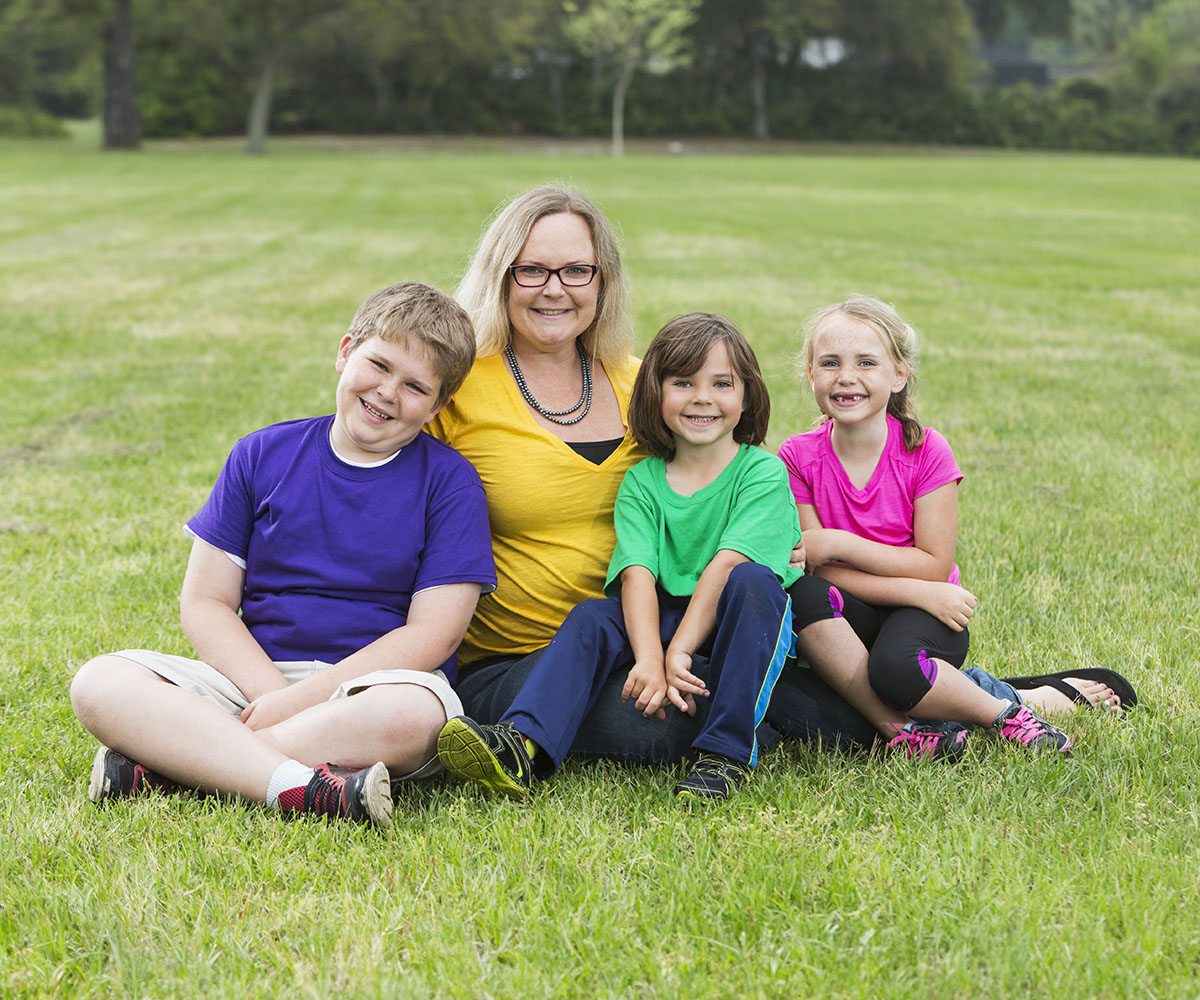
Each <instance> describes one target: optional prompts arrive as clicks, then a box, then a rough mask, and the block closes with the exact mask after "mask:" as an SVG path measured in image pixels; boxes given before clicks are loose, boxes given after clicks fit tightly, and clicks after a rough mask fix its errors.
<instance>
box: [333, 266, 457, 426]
mask: <svg viewBox="0 0 1200 1000" xmlns="http://www.w3.org/2000/svg"><path fill="white" fill-rule="evenodd" d="M347 332H348V333H349V334H350V342H349V344H348V345H347V351H346V353H347V354H349V353H350V352H351V351H354V350H356V349H357V348H358V347H359V346H360V345H361V344H362V343H363V341H365V340H369V339H370V338H371V337H376V336H377V337H379V338H380V339H381V340H386V341H390V342H396V341H400V342H402V343H405V344H419V345H420V346H421V347H423V348H425V350H427V351H428V352H429V354H430V357H432V359H433V366H434V368H435V370H436V371H437V374H438V377H439V378H440V379H441V380H442V384H441V388H440V389H439V390H438V398H437V401H438V403H439V404H440V403H444V402H445V401H446V400H447V399H449V398H450V397H451V396H452V395H454V393H455V391H456V390H457V389H458V387H459V386H460V385H462V384H463V379H465V378H466V377H467V372H469V371H470V370H471V365H473V364H474V363H475V328H474V327H473V326H472V325H471V317H470V316H468V315H467V311H466V310H465V309H464V308H463V307H462V306H460V305H459V304H458V303H457V302H455V301H454V300H453V299H452V298H450V296H449V295H445V294H443V293H442V292H439V291H438V290H437V289H436V288H431V287H430V286H429V285H422V284H420V283H419V282H416V281H405V282H401V283H400V284H399V285H389V286H388V287H387V288H381V289H379V291H377V292H375V293H374V294H372V295H371V296H370V297H369V298H368V299H367V301H366V302H364V303H363V304H362V305H361V306H359V307H358V312H356V313H355V314H354V319H352V320H351V321H350V329H349V330H348V331H347Z"/></svg>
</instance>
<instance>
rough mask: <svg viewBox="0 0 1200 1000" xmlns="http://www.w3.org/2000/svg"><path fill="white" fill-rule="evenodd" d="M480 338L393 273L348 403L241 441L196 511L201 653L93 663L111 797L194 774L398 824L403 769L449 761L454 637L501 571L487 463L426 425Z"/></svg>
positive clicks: (359, 317)
mask: <svg viewBox="0 0 1200 1000" xmlns="http://www.w3.org/2000/svg"><path fill="white" fill-rule="evenodd" d="M474 358H475V337H474V332H473V330H472V327H471V321H470V319H469V318H468V317H467V314H466V313H465V312H464V311H463V310H462V309H461V308H460V307H459V306H458V305H457V304H456V303H454V302H453V301H452V300H451V299H449V298H448V297H446V296H445V295H443V294H441V293H440V292H438V291H436V290H435V289H433V288H430V287H428V286H426V285H419V284H415V283H406V284H400V285H394V286H392V287H390V288H385V289H382V290H381V291H378V292H376V293H375V294H374V295H372V296H371V297H370V298H369V299H367V301H366V302H365V303H363V305H362V307H361V308H360V309H359V310H358V313H357V314H356V315H355V317H354V321H353V322H352V323H351V325H350V330H349V332H348V333H347V334H346V335H345V336H344V337H343V338H342V340H341V343H340V344H339V346H338V352H337V360H336V363H335V367H336V370H337V371H338V373H339V376H340V377H339V379H338V384H337V395H336V412H335V413H334V415H333V416H326V417H316V418H312V419H308V420H294V421H289V422H286V423H281V424H274V425H272V426H270V427H265V428H263V429H262V430H259V431H255V432H254V433H252V434H250V435H247V436H246V437H245V438H242V439H241V440H240V441H238V442H237V444H236V445H235V446H234V448H233V451H232V452H231V453H230V455H229V458H228V459H227V461H226V463H225V467H224V468H223V469H222V471H221V474H220V476H219V477H218V479H217V482H216V485H215V486H214V487H213V491H212V494H211V496H210V497H209V498H208V501H207V502H206V503H205V504H204V506H203V507H202V508H201V509H200V511H199V513H197V514H196V516H195V517H193V518H192V519H191V520H190V521H189V522H188V523H187V525H186V528H185V530H186V531H187V532H188V534H190V535H191V536H192V538H193V542H192V553H191V557H190V558H189V560H188V566H187V572H186V574H185V576H184V581H183V590H182V594H181V596H180V607H181V616H182V623H183V629H184V633H185V634H186V635H187V637H188V639H189V640H190V642H191V643H192V646H193V647H194V648H195V650H196V653H197V655H198V657H199V659H195V660H193V659H188V658H186V657H182V656H173V655H169V654H163V653H156V652H153V651H150V650H123V651H121V652H119V653H112V654H108V655H105V656H99V657H97V658H95V659H93V660H90V661H89V662H88V663H86V664H84V665H83V667H81V668H80V670H79V672H78V673H77V674H76V676H75V679H74V681H73V682H72V685H71V702H72V705H73V707H74V709H75V713H76V715H77V716H78V717H79V720H80V721H81V722H82V723H83V725H84V726H85V727H86V728H87V730H88V731H89V732H91V733H92V734H93V735H94V736H96V737H97V738H98V739H99V740H100V741H101V743H102V744H103V745H102V746H101V747H100V749H99V750H98V751H97V753H96V759H95V763H94V764H93V768H92V775H91V783H90V786H89V788H88V795H89V797H90V798H91V799H92V800H93V801H96V802H101V801H104V800H106V799H109V798H115V797H121V796H130V795H138V794H142V793H143V792H145V791H147V790H152V789H157V790H162V791H165V790H169V789H172V788H175V787H178V786H185V787H189V788H196V789H202V790H205V791H217V792H224V793H229V794H236V795H240V796H241V797H242V798H245V799H248V800H252V801H256V802H265V803H267V804H268V805H270V806H272V807H275V808H278V809H280V810H282V811H285V812H312V813H317V814H322V815H328V816H339V817H344V818H347V819H351V820H356V821H362V822H368V821H369V822H374V823H380V824H382V823H386V822H387V821H388V819H389V818H390V816H391V811H392V798H391V787H390V786H391V781H392V780H393V776H395V780H397V781H402V780H407V779H411V778H418V777H424V776H426V775H429V774H432V773H435V772H436V771H437V770H439V769H440V765H439V764H438V761H437V736H438V732H439V731H440V730H441V728H442V726H443V725H444V724H445V722H446V720H447V718H450V717H453V716H454V715H457V714H459V713H460V712H461V711H462V707H461V705H460V703H459V701H458V698H457V696H456V695H455V694H454V691H453V689H452V688H451V686H450V685H451V683H452V682H453V680H454V650H455V649H456V648H457V646H458V644H459V642H460V641H461V640H462V637H463V634H464V633H465V631H466V628H467V623H468V622H469V621H470V618H471V615H472V614H473V612H474V610H475V603H476V601H477V600H478V598H479V595H480V593H481V592H486V591H489V590H491V589H493V588H494V587H495V584H496V576H495V569H494V566H493V563H492V555H491V540H490V536H489V532H488V524H487V512H486V503H485V498H484V493H483V487H482V485H481V484H480V481H479V477H478V475H476V473H475V470H474V469H473V468H472V467H471V466H470V464H469V463H467V462H466V460H465V459H463V458H462V457H461V456H459V455H458V454H457V453H456V452H454V451H453V450H451V449H450V448H448V447H446V446H445V445H443V444H441V443H439V442H438V441H435V440H434V439H433V438H431V437H430V436H429V435H428V434H424V433H422V428H423V427H424V426H425V425H426V424H427V423H429V421H430V420H432V419H433V417H434V415H435V414H437V412H438V411H439V410H440V409H441V408H442V406H443V405H445V403H446V401H447V400H448V399H449V398H450V396H451V395H452V394H453V392H454V391H455V390H456V389H457V388H458V387H459V385H461V384H462V380H463V378H465V376H466V374H467V372H468V370H469V369H470V367H471V364H472V362H473V361H474Z"/></svg>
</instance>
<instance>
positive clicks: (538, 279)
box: [508, 264, 600, 288]
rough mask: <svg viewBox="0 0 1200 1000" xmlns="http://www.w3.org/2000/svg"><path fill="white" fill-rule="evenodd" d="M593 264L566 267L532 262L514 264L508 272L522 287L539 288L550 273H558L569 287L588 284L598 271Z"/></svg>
mask: <svg viewBox="0 0 1200 1000" xmlns="http://www.w3.org/2000/svg"><path fill="white" fill-rule="evenodd" d="M599 270H600V268H598V267H597V266H596V265H595V264H568V265H567V266H566V267H537V266H535V265H533V264H514V265H513V266H512V267H510V268H509V269H508V273H509V274H511V275H512V276H513V281H515V282H516V283H517V284H518V285H520V286H521V287H522V288H540V287H541V286H542V285H544V284H545V283H546V282H547V281H549V280H550V276H551V275H552V274H557V275H558V280H559V281H560V282H562V284H564V285H567V286H569V287H571V288H579V287H581V286H583V285H590V284H591V283H592V279H593V278H594V277H596V272H597V271H599Z"/></svg>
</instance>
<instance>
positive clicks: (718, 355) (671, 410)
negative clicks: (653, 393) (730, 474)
mask: <svg viewBox="0 0 1200 1000" xmlns="http://www.w3.org/2000/svg"><path fill="white" fill-rule="evenodd" d="M744 400H745V386H744V385H743V383H742V380H741V379H740V378H739V377H738V375H737V373H736V372H735V371H734V370H733V365H732V364H730V361H729V349H728V348H727V347H726V346H725V344H724V342H722V341H719V340H718V341H717V342H716V343H715V344H713V346H712V347H711V348H709V351H708V354H707V355H706V356H705V359H704V364H702V365H701V366H700V369H699V370H698V371H696V372H693V373H692V374H691V375H668V376H667V377H666V378H664V379H663V380H662V418H663V423H664V424H666V425H667V429H668V430H670V432H671V436H672V437H673V438H674V439H675V449H676V454H678V452H679V451H680V450H681V449H684V448H688V447H691V448H697V447H712V446H714V445H716V446H721V445H722V444H723V443H727V444H728V445H730V446H732V447H733V448H735V449H736V447H737V443H736V442H735V441H734V440H733V432H734V431H735V430H736V429H737V425H738V423H739V422H740V421H741V419H742V408H743V402H744Z"/></svg>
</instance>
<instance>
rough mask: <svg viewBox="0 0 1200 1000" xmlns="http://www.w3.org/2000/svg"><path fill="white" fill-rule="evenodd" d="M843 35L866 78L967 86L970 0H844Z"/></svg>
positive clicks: (971, 66) (971, 56)
mask: <svg viewBox="0 0 1200 1000" xmlns="http://www.w3.org/2000/svg"><path fill="white" fill-rule="evenodd" d="M842 13H843V20H842V29H841V34H842V37H843V38H844V39H845V40H846V41H847V43H848V44H849V47H850V59H851V61H852V62H853V63H854V64H855V65H856V67H857V68H858V69H859V70H860V71H861V72H862V74H863V78H864V79H868V80H869V79H871V78H875V79H877V80H883V79H886V78H889V77H890V78H898V79H905V80H908V81H920V83H921V85H922V86H924V87H939V88H942V87H948V88H952V89H953V88H965V87H968V86H969V85H970V83H971V80H972V77H973V76H974V71H975V33H974V28H973V25H972V23H971V15H970V13H969V12H968V10H967V7H966V3H965V0H845V2H844V3H843V4H842Z"/></svg>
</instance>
